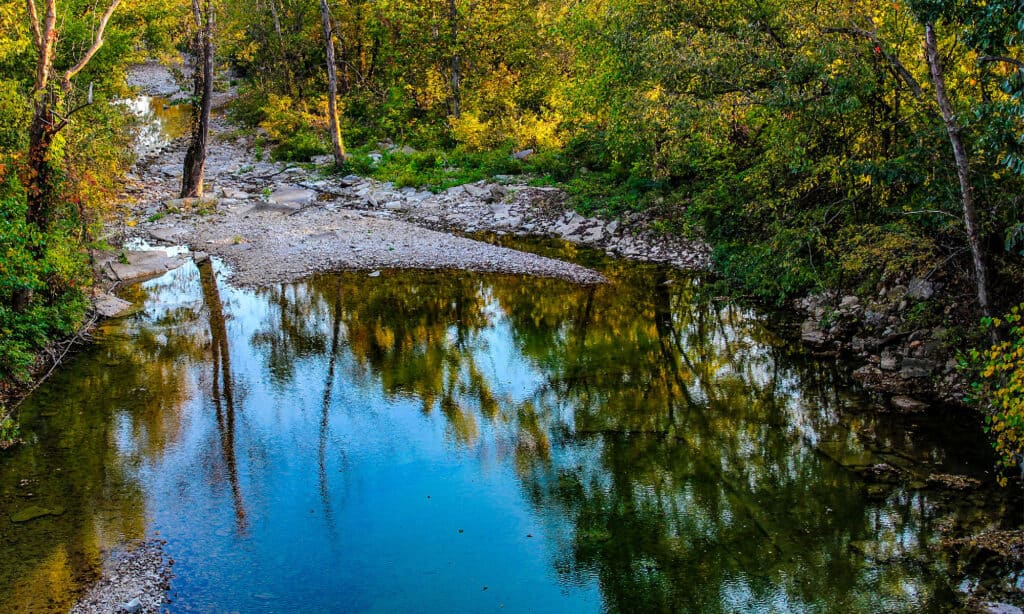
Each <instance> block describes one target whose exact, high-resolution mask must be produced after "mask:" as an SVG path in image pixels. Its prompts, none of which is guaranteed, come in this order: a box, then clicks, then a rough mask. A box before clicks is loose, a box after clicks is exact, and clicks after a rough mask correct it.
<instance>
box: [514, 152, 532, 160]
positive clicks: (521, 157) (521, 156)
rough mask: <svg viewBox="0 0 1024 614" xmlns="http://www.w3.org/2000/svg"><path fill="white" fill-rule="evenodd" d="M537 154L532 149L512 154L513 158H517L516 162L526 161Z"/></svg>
mask: <svg viewBox="0 0 1024 614" xmlns="http://www.w3.org/2000/svg"><path fill="white" fill-rule="evenodd" d="M535 153H537V152H535V151H534V150H532V149H524V150H522V151H517V152H515V153H514V154H512V157H513V158H515V159H516V160H525V159H527V158H529V157H530V156H532V155H533V154H535Z"/></svg>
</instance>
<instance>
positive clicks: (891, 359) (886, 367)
mask: <svg viewBox="0 0 1024 614" xmlns="http://www.w3.org/2000/svg"><path fill="white" fill-rule="evenodd" d="M899 365H900V361H899V357H898V356H896V354H894V353H893V352H889V351H885V352H882V358H881V360H880V361H879V363H878V366H879V368H881V369H882V371H895V370H897V369H899Z"/></svg>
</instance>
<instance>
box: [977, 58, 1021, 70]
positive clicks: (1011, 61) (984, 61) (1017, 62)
mask: <svg viewBox="0 0 1024 614" xmlns="http://www.w3.org/2000/svg"><path fill="white" fill-rule="evenodd" d="M990 62H1003V63H1005V64H1013V65H1014V66H1016V67H1018V68H1024V61H1022V60H1017V59H1014V58H1007V57H1004V56H1001V55H983V56H981V57H979V58H978V64H988V63H990Z"/></svg>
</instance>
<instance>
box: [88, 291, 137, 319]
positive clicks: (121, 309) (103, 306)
mask: <svg viewBox="0 0 1024 614" xmlns="http://www.w3.org/2000/svg"><path fill="white" fill-rule="evenodd" d="M92 304H93V308H94V309H95V310H96V313H98V314H99V315H101V316H103V317H104V318H117V317H120V316H122V315H124V314H125V313H126V312H128V311H130V310H131V308H132V304H131V303H129V302H128V301H125V300H121V299H119V298H117V297H116V296H114V295H112V294H106V293H103V294H99V295H97V296H95V297H93V299H92Z"/></svg>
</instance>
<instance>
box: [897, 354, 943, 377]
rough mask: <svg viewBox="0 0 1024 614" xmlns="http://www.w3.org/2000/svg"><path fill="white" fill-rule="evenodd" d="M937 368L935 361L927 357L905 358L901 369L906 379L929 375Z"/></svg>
mask: <svg viewBox="0 0 1024 614" xmlns="http://www.w3.org/2000/svg"><path fill="white" fill-rule="evenodd" d="M934 370H935V363H934V362H933V361H931V360H928V359H925V358H904V359H903V368H902V369H900V377H902V378H904V379H915V378H920V377H929V376H930V375H931V374H932V372H933V371H934Z"/></svg>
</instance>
